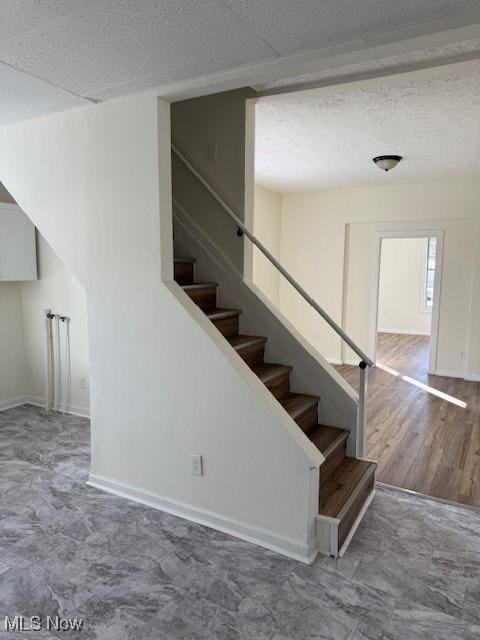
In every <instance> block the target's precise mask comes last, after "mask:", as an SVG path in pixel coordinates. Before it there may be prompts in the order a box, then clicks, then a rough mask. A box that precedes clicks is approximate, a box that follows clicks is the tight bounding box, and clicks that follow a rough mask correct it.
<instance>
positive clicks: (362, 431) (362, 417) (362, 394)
mask: <svg viewBox="0 0 480 640" xmlns="http://www.w3.org/2000/svg"><path fill="white" fill-rule="evenodd" d="M172 152H173V154H174V155H175V156H176V157H177V158H178V159H179V160H180V162H181V163H182V164H183V165H184V166H185V167H186V168H187V169H188V170H189V171H190V173H191V174H192V175H193V176H195V178H196V179H197V180H198V181H199V182H200V183H201V184H202V185H203V186H204V187H205V189H206V190H207V191H208V192H209V193H210V195H211V196H212V197H213V198H214V200H216V201H217V202H218V204H219V205H220V206H221V207H222V209H223V210H224V211H225V212H226V213H227V214H228V215H229V216H230V218H231V219H232V220H233V222H234V223H235V224H236V226H237V234H238V235H240V236H241V235H245V236H246V237H247V238H248V239H249V240H250V242H251V243H252V244H254V245H255V246H256V247H257V249H258V250H259V251H261V253H263V255H264V256H265V257H266V258H267V260H269V262H271V263H272V264H273V266H274V267H275V268H276V269H277V270H278V271H279V272H280V273H281V274H282V276H283V277H284V278H285V279H286V280H287V281H288V282H289V283H290V284H291V285H292V287H293V288H294V289H295V290H296V291H297V293H298V294H299V295H300V296H301V297H302V298H303V299H304V300H305V302H307V303H308V304H309V305H310V306H311V307H312V308H313V309H315V311H316V312H317V313H318V315H320V316H321V317H322V318H323V319H324V320H325V322H326V323H327V324H328V325H329V326H330V327H331V328H332V329H333V330H334V331H335V333H336V334H337V335H338V336H340V338H341V339H342V340H343V341H344V342H345V343H346V344H347V345H348V346H349V347H350V349H352V351H354V352H355V353H356V354H357V356H358V357H359V358H360V362H359V364H358V367H359V372H360V387H359V394H358V409H357V429H356V438H355V440H356V442H355V445H356V447H355V448H356V455H357V456H358V457H362V456H364V455H365V453H366V435H367V429H366V407H365V405H366V395H367V383H368V369H367V367H374V366H375V363H374V361H373V360H372V359H371V358H369V357H368V356H367V355H366V353H364V351H362V349H360V347H359V346H358V345H357V344H356V343H355V342H354V341H353V340H352V338H350V336H349V335H348V334H347V333H345V331H344V330H343V329H342V327H340V325H338V324H337V323H336V322H335V320H334V319H333V318H331V317H330V316H329V315H328V313H327V312H326V311H325V310H324V309H322V307H321V306H320V305H319V304H318V302H317V301H316V300H314V299H313V298H312V296H311V295H309V294H308V293H307V292H306V291H305V289H304V288H303V287H302V286H301V284H299V283H298V282H297V281H296V280H295V278H294V277H293V276H292V275H291V274H290V273H289V272H288V271H287V270H286V269H285V268H284V267H283V266H282V265H281V264H280V262H278V260H277V259H276V258H275V256H273V255H272V254H271V253H270V251H269V250H268V249H267V248H266V247H265V245H263V244H262V242H260V240H259V239H258V238H257V237H256V236H255V235H254V234H253V233H252V232H251V231H250V230H249V229H248V228H247V227H246V226H245V225H244V223H243V222H242V221H241V220H240V218H239V217H238V216H237V214H236V213H235V211H234V210H233V209H232V208H231V207H229V206H228V204H227V203H226V202H225V201H224V200H223V198H222V197H221V196H220V195H219V194H218V193H217V192H216V191H215V189H214V188H213V187H212V186H211V185H210V183H209V182H208V181H207V180H206V179H205V178H204V177H203V176H202V175H201V173H199V172H198V171H197V169H195V167H194V166H193V165H192V163H191V162H190V161H189V160H188V159H187V158H186V157H185V156H184V155H183V153H182V152H181V151H180V150H179V149H178V148H177V147H176V146H175V144H172Z"/></svg>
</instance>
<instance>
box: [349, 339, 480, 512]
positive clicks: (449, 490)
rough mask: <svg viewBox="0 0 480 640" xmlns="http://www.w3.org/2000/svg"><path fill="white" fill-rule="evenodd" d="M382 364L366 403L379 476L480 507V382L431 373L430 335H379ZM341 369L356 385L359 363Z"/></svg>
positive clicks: (374, 374)
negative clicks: (437, 392) (421, 386)
mask: <svg viewBox="0 0 480 640" xmlns="http://www.w3.org/2000/svg"><path fill="white" fill-rule="evenodd" d="M377 362H378V363H379V366H378V367H377V368H375V369H373V370H372V371H370V372H369V373H370V375H369V389H368V405H367V411H368V457H369V458H371V459H373V460H377V461H378V470H377V480H378V481H380V482H385V483H387V484H390V485H394V486H398V487H402V488H405V489H410V490H413V491H418V492H419V493H423V494H427V495H432V496H435V497H437V498H442V499H444V500H452V501H454V502H459V503H462V504H466V505H470V506H475V507H480V383H478V382H468V381H465V380H462V379H460V378H446V377H443V376H432V375H429V374H428V372H427V367H428V337H426V336H411V335H400V334H385V333H384V334H379V341H378V351H377ZM381 365H385V367H387V368H388V369H389V370H390V371H389V370H383V369H381V368H380V366H381ZM337 369H338V370H339V371H340V373H341V374H342V375H343V376H344V377H345V378H346V379H347V380H348V381H349V382H350V383H351V384H352V385H353V386H354V387H356V386H357V384H358V372H357V370H356V367H351V366H340V367H337ZM402 376H406V377H407V378H411V379H412V380H405V379H402ZM415 381H418V382H420V383H423V384H425V385H428V386H429V387H431V388H432V391H439V392H441V393H443V394H448V396H451V399H450V400H449V399H444V398H442V397H438V396H436V395H433V392H430V391H428V390H425V389H423V388H419V387H418V386H415V384H414V382H415ZM455 401H456V403H455ZM462 403H466V405H467V406H466V407H463V406H459V405H461V404H462Z"/></svg>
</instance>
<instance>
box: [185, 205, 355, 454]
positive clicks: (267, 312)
mask: <svg viewBox="0 0 480 640" xmlns="http://www.w3.org/2000/svg"><path fill="white" fill-rule="evenodd" d="M174 215H175V245H176V247H177V249H178V250H180V251H181V253H182V254H183V255H193V256H195V258H196V265H195V270H196V271H195V273H196V279H197V281H201V280H205V281H210V280H215V281H216V282H218V283H219V285H220V286H219V305H220V306H225V307H234V308H241V309H242V315H241V318H240V326H241V331H242V333H248V334H250V335H261V336H267V337H268V341H267V345H266V351H265V358H266V360H268V361H271V362H282V363H285V364H289V365H292V366H293V372H292V377H291V382H292V390H293V391H298V392H301V393H307V394H310V395H316V396H320V398H321V400H320V402H319V408H318V419H319V422H320V423H321V424H325V425H331V426H334V427H341V428H343V429H346V430H347V431H349V432H350V435H349V438H348V441H347V454H348V455H349V456H353V457H355V455H356V451H355V435H356V428H357V411H358V394H357V393H356V392H355V391H354V389H352V387H350V385H349V384H348V383H347V382H346V381H345V380H344V379H343V378H342V376H341V375H340V374H339V373H338V372H337V371H336V370H335V369H334V367H332V365H331V364H330V363H329V362H328V361H327V360H326V359H325V358H324V357H323V356H322V355H321V354H320V353H319V352H318V351H317V350H316V349H315V348H314V347H313V346H312V345H310V344H309V343H308V341H306V340H305V339H304V338H303V336H301V335H300V334H299V332H298V331H297V330H296V329H295V327H294V326H293V325H292V324H291V323H290V322H289V321H288V320H287V319H286V318H285V316H284V315H283V314H282V313H281V312H280V311H279V310H278V309H277V308H276V307H275V306H274V305H273V304H272V303H271V302H270V301H269V300H268V299H267V298H266V297H265V296H264V295H263V294H262V292H261V291H260V290H259V289H258V288H257V287H255V285H253V284H250V283H247V282H245V281H244V280H243V278H242V277H241V275H240V274H239V273H238V272H237V271H236V270H235V268H234V267H233V266H232V265H231V263H230V262H229V261H228V259H227V258H226V257H225V256H224V255H223V253H222V252H221V251H220V250H219V249H218V247H216V246H215V245H214V244H213V243H212V241H211V240H210V239H209V238H208V237H207V236H206V234H205V233H204V232H203V231H202V230H201V229H200V228H199V227H198V225H196V223H194V222H193V221H192V219H191V218H190V217H189V216H188V215H187V214H186V213H185V212H184V211H180V210H175V213H174ZM241 241H242V240H241V239H239V242H241ZM319 322H322V320H321V319H319Z"/></svg>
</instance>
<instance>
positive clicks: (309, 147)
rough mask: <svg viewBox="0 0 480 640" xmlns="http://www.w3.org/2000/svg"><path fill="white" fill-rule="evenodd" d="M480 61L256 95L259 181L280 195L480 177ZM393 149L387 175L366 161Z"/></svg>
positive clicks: (257, 175) (257, 171)
mask: <svg viewBox="0 0 480 640" xmlns="http://www.w3.org/2000/svg"><path fill="white" fill-rule="evenodd" d="M479 127H480V62H478V61H476V62H465V63H461V64H455V65H450V66H447V67H438V68H436V69H430V70H423V71H419V72H412V73H408V74H407V73H406V74H402V75H398V76H390V77H388V78H381V79H378V80H368V81H364V82H357V83H351V84H348V85H342V86H338V87H328V88H322V89H313V90H309V91H299V92H297V93H290V94H288V93H286V94H283V95H281V96H272V97H265V98H261V99H260V100H259V101H258V102H257V106H256V177H257V182H258V183H259V184H261V185H263V186H265V187H267V188H270V189H272V190H274V191H278V192H293V191H304V190H312V189H333V188H341V187H350V186H364V185H365V186H366V185H379V184H380V185H384V184H391V183H409V182H425V181H430V180H441V179H461V178H469V177H474V176H479V175H480V135H479ZM383 154H398V155H401V156H404V160H403V161H402V162H401V163H400V164H399V165H398V166H397V167H396V168H395V169H394V170H393V171H391V172H390V173H389V174H385V173H383V172H382V171H380V170H379V169H378V168H377V167H376V166H375V165H374V164H373V162H372V161H371V159H372V158H373V157H374V156H377V155H383Z"/></svg>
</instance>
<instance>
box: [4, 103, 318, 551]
mask: <svg viewBox="0 0 480 640" xmlns="http://www.w3.org/2000/svg"><path fill="white" fill-rule="evenodd" d="M0 174H1V175H2V179H3V180H4V182H5V185H6V186H7V188H8V189H9V191H10V192H11V193H12V195H13V196H14V197H15V199H16V200H17V202H18V203H19V205H20V206H21V207H22V209H23V210H24V211H25V212H26V213H27V214H28V215H29V216H30V217H31V218H32V220H33V221H34V223H35V224H36V225H37V227H38V228H39V230H40V231H41V232H42V234H43V235H44V236H45V237H46V238H47V240H48V242H49V243H50V244H51V246H52V248H53V249H54V250H55V252H56V253H57V254H58V255H59V256H60V257H61V258H62V259H63V260H64V262H65V263H66V264H67V265H68V266H69V268H70V269H71V270H72V272H73V273H74V275H75V276H76V277H77V278H78V279H79V280H80V281H81V282H82V283H84V284H85V287H86V291H87V303H88V304H87V309H88V334H89V352H90V383H91V384H90V391H91V415H92V449H93V451H92V455H93V457H92V473H93V476H92V477H93V479H94V481H95V482H96V483H97V484H99V485H100V486H104V487H110V488H111V487H115V489H116V490H121V491H123V492H124V493H127V494H128V495H130V496H135V497H137V498H138V497H140V498H141V499H145V500H147V499H148V500H149V501H150V502H155V503H157V504H162V505H163V506H164V507H165V508H167V509H172V510H175V511H176V512H180V513H183V514H188V515H189V516H192V517H198V518H200V519H202V520H203V521H208V522H210V523H211V524H213V525H214V526H222V527H223V528H225V529H229V530H232V531H236V532H237V533H239V535H244V536H247V537H250V538H253V539H255V540H257V541H259V542H261V543H263V544H267V545H270V546H276V547H280V548H282V550H283V551H285V552H290V553H294V554H296V555H297V556H301V557H303V558H306V557H307V555H308V551H309V547H310V545H311V544H312V540H313V536H314V517H315V513H316V511H317V507H316V504H315V503H316V500H317V498H318V465H319V459H318V457H317V458H316V457H315V456H313V455H312V453H311V451H310V449H308V448H307V449H308V450H306V449H305V448H304V447H303V446H302V444H301V443H299V442H297V441H296V440H295V434H296V433H297V432H298V429H297V430H289V429H288V428H287V426H286V425H285V423H284V422H282V419H281V415H283V413H281V412H280V413H281V415H280V413H277V414H276V413H275V412H274V411H273V410H272V406H273V403H272V404H269V397H270V394H269V393H268V391H267V390H266V389H265V388H264V387H263V385H261V383H260V382H259V381H258V379H256V377H255V376H254V374H252V372H251V371H250V370H249V369H248V367H247V366H246V365H245V364H244V363H242V362H239V360H240V359H238V358H236V357H233V356H235V354H233V356H232V355H229V354H231V350H230V349H227V348H226V347H225V346H224V344H225V341H223V340H221V341H219V337H218V333H217V332H216V330H215V329H214V327H212V325H211V324H210V323H209V322H208V320H207V319H206V318H205V316H204V314H202V313H201V311H200V310H199V309H198V308H197V307H196V306H195V305H194V304H193V303H192V302H191V301H190V300H189V299H188V297H187V296H186V295H185V294H184V293H183V292H182V291H181V289H180V288H179V287H178V286H177V285H176V284H175V283H172V282H168V281H162V275H163V277H164V278H169V277H171V274H172V237H171V190H170V122H169V105H167V104H166V103H164V102H162V101H160V102H158V101H157V99H156V98H155V97H154V96H153V95H151V94H145V95H142V96H136V97H130V98H127V99H124V100H115V101H110V102H106V103H104V104H102V105H100V106H93V107H87V108H85V109H82V110H77V111H73V112H69V113H66V114H62V115H57V116H53V117H50V118H42V119H38V120H34V121H29V122H26V123H21V124H18V125H14V126H11V127H7V128H5V129H1V130H0ZM222 345H223V346H222ZM192 354H194V356H195V357H192ZM219 390H221V393H219ZM192 452H195V453H201V454H202V455H204V459H205V476H204V477H201V478H199V477H195V476H192V475H191V473H190V461H189V454H190V453H192ZM312 469H313V475H312ZM315 479H316V484H315ZM286 514H288V517H286Z"/></svg>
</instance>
